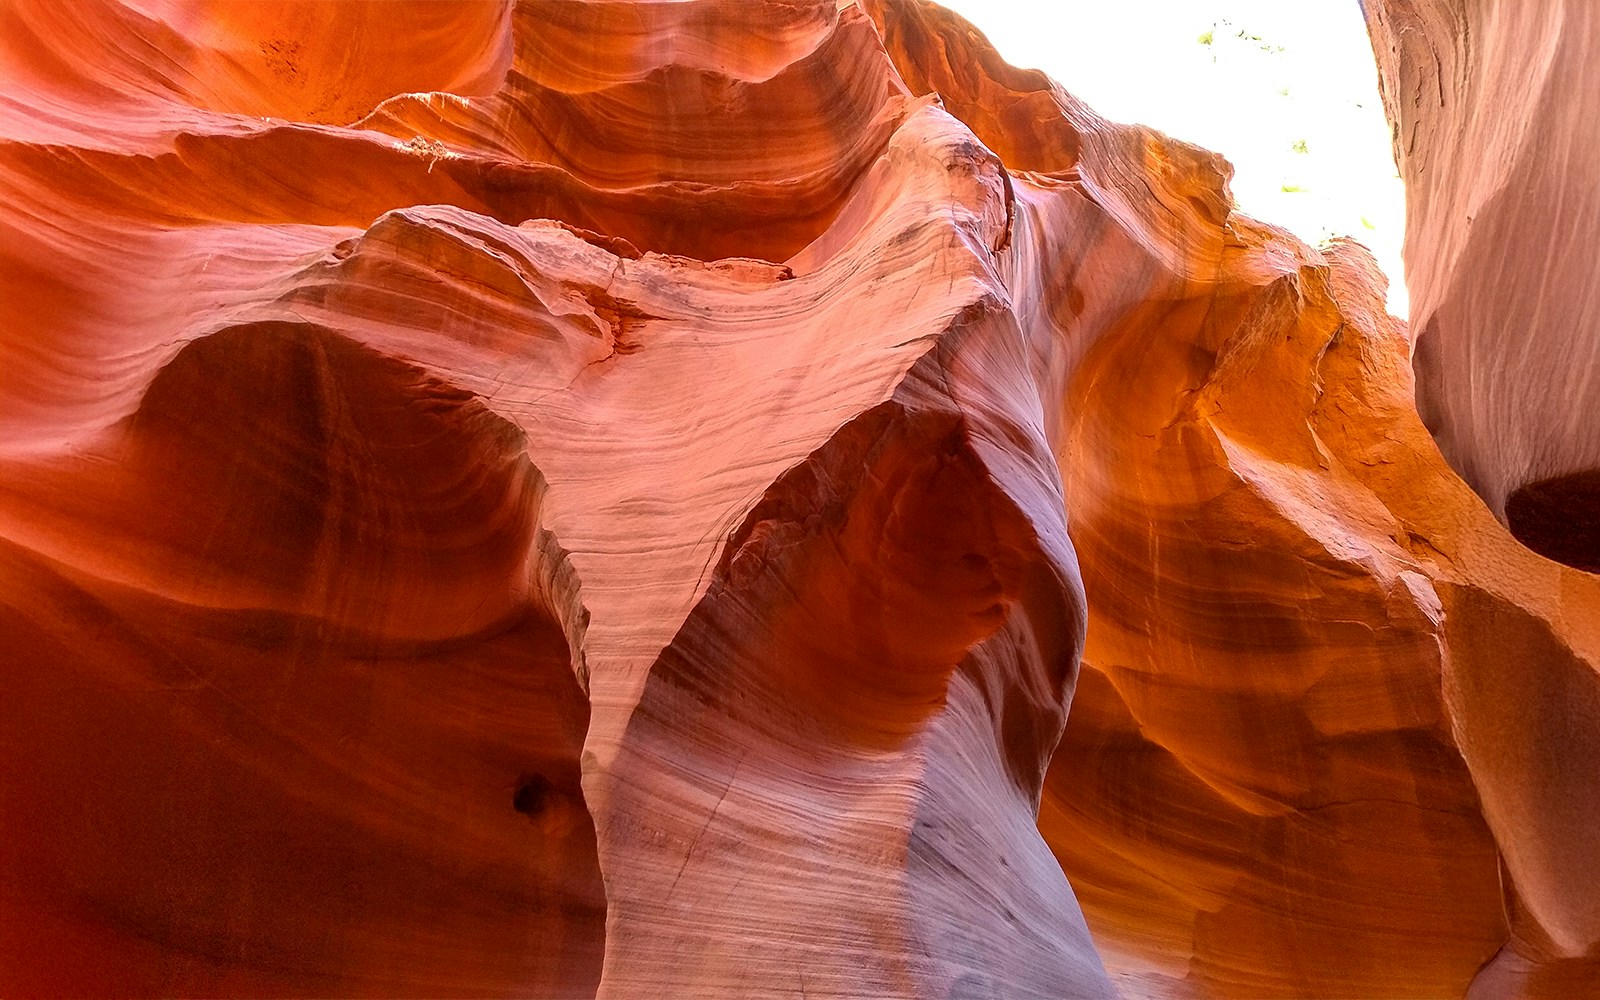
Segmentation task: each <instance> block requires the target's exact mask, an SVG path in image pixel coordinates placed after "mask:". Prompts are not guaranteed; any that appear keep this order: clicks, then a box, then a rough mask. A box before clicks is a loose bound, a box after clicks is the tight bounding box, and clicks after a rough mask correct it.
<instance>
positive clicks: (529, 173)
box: [0, 0, 1600, 997]
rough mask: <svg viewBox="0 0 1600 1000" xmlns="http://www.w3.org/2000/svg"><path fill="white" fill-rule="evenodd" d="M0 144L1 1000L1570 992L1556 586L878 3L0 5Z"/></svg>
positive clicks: (931, 37)
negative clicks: (91, 999) (1472, 988)
mask: <svg viewBox="0 0 1600 1000" xmlns="http://www.w3.org/2000/svg"><path fill="white" fill-rule="evenodd" d="M0 95H3V104H0V282H3V291H0V301H4V302H6V303H7V304H8V306H9V308H8V309H7V315H6V319H5V323H4V325H3V326H0V342H3V344H4V347H5V352H6V354H5V357H6V362H7V363H6V365H5V367H4V369H3V371H4V375H3V376H0V432H3V433H0V580H3V585H0V662H4V663H6V664H8V665H9V667H8V670H7V674H6V676H7V681H8V683H7V690H6V692H5V694H6V697H4V698H0V734H3V735H0V745H3V747H4V750H3V756H0V782H3V784H0V810H3V811H4V814H3V816H0V828H3V829H4V831H5V835H4V851H5V853H4V855H3V857H0V940H3V941H4V943H5V945H6V947H5V948H4V953H5V958H4V960H3V962H0V993H4V994H6V995H18V996H21V995H86V994H118V995H136V994H137V995H146V994H178V993H181V994H207V995H216V994H225V993H243V994H252V995H308V994H320V995H327V994H339V995H385V996H396V995H428V996H439V995H467V996H488V995H506V996H548V997H574V996H594V995H600V996H607V997H638V996H696V997H733V996H795V997H802V996H961V997H966V996H993V997H1023V996H1064V997H1090V996H1112V995H1115V994H1116V992H1118V991H1119V990H1120V992H1121V993H1122V994H1123V995H1125V996H1153V997H1191V996H1279V997H1281V996H1352V995H1360V996H1407V997H1409V996H1418V995H1460V994H1461V993H1463V992H1464V991H1465V990H1466V989H1467V988H1468V986H1469V983H1471V982H1473V980H1474V978H1475V977H1477V976H1478V975H1479V970H1480V968H1481V967H1483V966H1484V963H1486V962H1488V961H1490V959H1491V958H1493V957H1494V956H1496V954H1497V953H1498V954H1499V955H1500V956H1501V957H1500V959H1499V960H1497V961H1496V962H1495V963H1494V964H1492V965H1490V967H1489V968H1488V970H1487V971H1486V972H1485V973H1484V974H1483V977H1479V986H1478V988H1479V989H1480V990H1483V989H1492V988H1495V986H1496V984H1497V983H1499V982H1501V981H1502V980H1505V981H1508V982H1510V981H1513V980H1514V983H1513V985H1514V986H1515V987H1516V988H1519V989H1523V990H1524V991H1526V992H1530V993H1534V992H1537V991H1538V990H1545V991H1546V992H1548V993H1550V994H1551V995H1557V994H1556V993H1555V991H1556V990H1557V989H1558V987H1557V986H1552V985H1551V984H1552V983H1558V982H1560V983H1565V984H1567V987H1571V985H1572V984H1573V983H1581V982H1583V981H1584V980H1583V979H1582V977H1583V975H1584V968H1583V967H1582V965H1581V963H1580V962H1578V959H1579V957H1580V956H1582V955H1583V954H1584V953H1585V952H1586V951H1588V950H1590V949H1592V947H1593V944H1594V941H1595V939H1596V924H1597V920H1600V910H1597V909H1596V907H1597V905H1600V904H1597V900H1600V893H1597V892H1596V891H1595V889H1596V887H1597V885H1600V870H1597V868H1596V865H1597V859H1600V849H1597V848H1600V822H1597V820H1600V816H1597V815H1596V813H1597V811H1600V806H1597V805H1596V799H1595V797H1594V795H1593V788H1594V778H1595V777H1596V774H1597V771H1596V767H1597V764H1600V676H1597V674H1596V664H1600V578H1596V577H1594V576H1591V575H1589V574H1587V573H1584V572H1581V571H1579V570H1577V569H1572V568H1568V567H1563V566H1559V565H1556V564H1554V563H1551V562H1548V561H1546V560H1544V559H1542V558H1541V557H1539V556H1537V555H1534V554H1533V553H1531V552H1529V551H1528V550H1527V549H1526V548H1524V547H1523V546H1522V545H1520V544H1519V543H1518V542H1517V541H1516V540H1515V539H1514V538H1513V537H1512V536H1511V535H1510V533H1508V531H1507V530H1506V529H1505V528H1504V527H1503V526H1502V525H1501V524H1500V523H1499V522H1498V521H1496V519H1495V517H1494V515H1493V513H1492V512H1491V511H1490V509H1489V508H1486V507H1485V506H1484V505H1483V504H1482V503H1481V502H1480V501H1479V499H1478V498H1477V497H1476V496H1475V495H1474V494H1473V493H1472V491H1471V490H1470V489H1469V488H1468V487H1467V486H1466V485H1465V484H1463V483H1462V482H1461V481H1460V480H1459V479H1457V478H1456V477H1455V475H1454V474H1453V473H1452V472H1451V470H1450V468H1449V467H1448V466H1447V465H1446V463H1445V460H1444V459H1443V458H1442V457H1441V456H1440V454H1439V452H1438V450H1437V449H1436V447H1435V446H1434V444H1433V441H1432V439H1431V438H1430V437H1429V435H1428V432H1427V429H1426V428H1425V427H1424V426H1423V424H1422V422H1421V421H1420V420H1419V419H1418V417H1417V414H1416V410H1415V408H1414V406H1413V403H1412V391H1413V390H1412V376H1411V369H1410V364H1409V355H1410V350H1411V344H1410V342H1409V341H1408V339H1407V333H1406V330H1405V328H1404V327H1403V326H1402V324H1400V323H1399V322H1398V321H1396V320H1394V319H1392V318H1391V317H1388V316H1387V315H1386V314H1385V313H1384V312H1383V309H1382V302H1383V278H1382V276H1381V275H1379V274H1378V273H1377V271H1376V269H1375V267H1374V266H1373V264H1372V261H1371V258H1370V257H1369V256H1368V255H1367V254H1365V252H1364V251H1362V250H1361V249H1360V248H1359V247H1357V246H1355V245H1353V244H1336V245H1334V246H1332V247H1330V248H1327V249H1324V250H1316V249H1312V248H1310V247H1307V246H1305V245H1303V244H1302V243H1300V242H1299V241H1297V240H1295V239H1293V238H1292V237H1290V236H1288V235H1287V234H1285V233H1283V232H1281V231H1279V230H1275V229H1273V228H1271V227H1269V226H1266V225H1263V224H1261V223H1257V222H1255V221H1252V220H1250V219H1247V218H1245V217H1243V216H1241V215H1240V214H1238V213H1237V212H1235V211H1233V210H1232V205H1231V198H1230V196H1229V194H1228V188H1227V179H1228V167H1227V165H1226V163H1225V162H1223V161H1222V160H1221V159H1220V158H1219V157H1217V156H1215V155H1214V154H1210V153H1206V152H1204V151H1202V150H1198V149H1195V148H1193V147H1189V146H1186V145H1184V144H1182V143H1177V142H1174V141H1172V140H1170V139H1167V138H1165V137H1164V136H1161V135H1159V134H1157V133H1154V132H1151V131H1149V130H1147V129H1142V128H1138V127H1131V126H1122V125H1115V124H1111V123H1108V122H1105V121H1104V120H1102V119H1100V118H1098V117H1097V116H1095V115H1094V114H1093V112H1091V111H1090V110H1089V109H1087V108H1085V107H1084V106H1082V105H1081V104H1080V103H1079V102H1077V101H1075V100H1074V99H1073V98H1072V97H1071V96H1070V95H1068V94H1066V93H1065V92H1063V91H1062V90H1061V89H1060V88H1059V87H1058V86H1056V85H1055V84H1053V83H1052V82H1051V81H1049V80H1048V79H1047V78H1046V77H1044V76H1042V75H1041V74H1038V73H1035V72H1030V71H1022V70H1017V69H1014V68H1012V67H1010V66H1007V65H1006V64H1005V63H1004V62H1002V61H1001V60H1000V59H999V57H998V56H997V55H996V54H995V53H994V51H993V50H992V49H991V48H989V46H988V45H987V43H985V42H984V41H983V39H982V37H981V36H980V35H978V34H977V33H976V32H975V31H973V30H972V29H971V28H970V26H968V25H967V24H966V23H965V22H963V21H961V20H960V19H959V18H956V17H955V16H954V15H951V14H949V13H947V12H945V11H943V10H941V9H940V8H937V7H935V6H932V5H929V4H920V3H900V2H888V0H885V2H878V0H862V2H860V3H845V4H835V3H834V2H833V0H818V2H794V0H783V2H779V0H770V2H762V3H758V4H751V3H748V2H745V0H700V2H693V3H683V4H628V3H618V2H592V3H577V2H574V3H544V2H538V3H527V4H523V5H520V6H514V7H513V6H502V5H486V4H468V5H463V6H459V7H455V6H448V7H447V6H440V5H435V4H429V3H419V4H398V3H396V4H382V5H371V6H365V5H328V4H321V3H316V2H311V0H306V2H296V3H281V4H270V5H269V4H251V5H233V4H225V3H224V4H214V5H198V6H197V5H181V6H180V5H168V4H165V3H157V2H143V3H137V4H128V5H123V6H115V5H111V4H104V5H98V4H97V5H88V4H84V5H60V4H54V3H46V2H42V0H41V2H37V3H31V4H15V5H10V6H6V7H0ZM1069 705H1070V709H1071V711H1070V719H1069V717H1068V709H1069ZM1069 879H1070V884H1069ZM1080 903H1081V909H1080ZM1508 942H1509V944H1508ZM1495 977H1501V978H1500V979H1496V978H1495ZM1569 992H1570V990H1569Z"/></svg>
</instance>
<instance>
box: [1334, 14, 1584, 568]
mask: <svg viewBox="0 0 1600 1000" xmlns="http://www.w3.org/2000/svg"><path fill="white" fill-rule="evenodd" d="M1365 10H1366V13H1367V23H1368V25H1369V28H1370V31H1371V35H1372V41H1373V50H1374V52H1375V53H1376V55H1377V57H1378V67H1379V71H1380V76H1381V80H1382V85H1383V88H1382V89H1383V96H1384V105H1385V108H1386V110H1387V111H1388V115H1389V119H1390V121H1391V122H1392V123H1393V127H1394V144H1395V159H1396V161H1397V162H1398V163H1399V165H1400V169H1401V172H1402V174H1403V175H1404V177H1405V180H1406V212H1407V224H1406V226H1407V228H1406V250H1405V256H1406V273H1407V279H1408V282H1407V283H1408V285H1409V287H1410V290H1411V303H1412V309H1411V312H1412V327H1413V329H1415V330H1416V331H1417V344H1416V369H1417V400H1418V406H1419V409H1420V410H1421V412H1422V415H1423V419H1424V421H1425V422H1426V423H1427V425H1428V428H1429V429H1430V430H1431V431H1433V433H1434V436H1435V437H1436V438H1437V439H1438V441H1439V447H1440V449H1441V450H1442V451H1443V452H1444V454H1445V457H1446V458H1448V459H1449V460H1450V463H1451V464H1452V465H1453V466H1454V467H1455V468H1456V469H1457V470H1459V471H1460V473H1461V475H1462V477H1463V478H1465V479H1466V480H1467V482H1468V483H1470V484H1471V485H1472V487H1473V488H1474V489H1476V490H1477V491H1478V493H1479V494H1480V495H1482V497H1483V498H1484V500H1485V501H1487V502H1488V504H1489V506H1490V508H1491V509H1493V510H1494V511H1495V512H1496V513H1497V514H1499V515H1500V516H1501V519H1502V520H1505V521H1507V522H1508V523H1509V524H1510V526H1511V529H1512V531H1513V532H1515V533H1516V534H1517V537H1519V538H1520V539H1522V540H1523V541H1524V542H1525V543H1526V544H1527V545H1528V546H1529V547H1531V548H1533V549H1534V550H1535V551H1537V552H1541V553H1543V554H1544V555H1547V556H1549V557H1550V558H1552V559H1555V560H1557V561H1559V562H1564V563H1566V564H1568V565H1571V566H1577V567H1579V568H1581V569H1586V570H1589V571H1591V572H1600V421H1596V419H1595V413H1596V411H1597V410H1600V336H1596V329H1597V324H1600V280H1597V279H1600V263H1597V259H1596V256H1595V253H1594V239H1593V236H1592V234H1593V233H1594V232H1595V230H1596V228H1597V227H1600V103H1597V102H1596V101H1595V100H1593V99H1592V95H1593V94H1594V92H1595V87H1596V86H1597V85H1600V68H1597V65H1596V63H1595V59H1594V56H1595V53H1596V52H1597V51H1600V6H1597V5H1595V4H1594V3H1591V2H1589V0H1368V2H1367V3H1366V4H1365Z"/></svg>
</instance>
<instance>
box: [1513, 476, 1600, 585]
mask: <svg viewBox="0 0 1600 1000" xmlns="http://www.w3.org/2000/svg"><path fill="white" fill-rule="evenodd" d="M1506 524H1507V525H1508V526H1509V527H1510V528H1511V533H1512V534H1513V535H1515V536H1517V541H1519V542H1521V543H1522V544H1524V545H1526V546H1527V547H1528V548H1530V549H1532V550H1533V551H1535V552H1537V553H1539V554H1540V555H1542V556H1544V557H1545V558H1547V559H1554V560H1555V561H1556V562H1560V563H1566V564H1567V565H1568V566H1572V567H1574V568H1576V569H1581V570H1586V571H1588V572H1590V573H1600V469H1589V470H1587V471H1584V472H1575V473H1572V474H1571V475H1567V476H1556V477H1554V478H1553V479H1541V480H1539V481H1538V482H1536V483H1529V484H1528V485H1526V486H1524V487H1522V488H1521V489H1519V490H1517V491H1516V492H1515V493H1513V494H1511V497H1510V499H1508V500H1507V501H1506Z"/></svg>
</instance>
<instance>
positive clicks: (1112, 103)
mask: <svg viewBox="0 0 1600 1000" xmlns="http://www.w3.org/2000/svg"><path fill="white" fill-rule="evenodd" d="M942 2H943V5H944V6H946V7H948V8H950V9H951V10H953V11H955V12H956V13H958V14H960V15H961V16H962V17H965V18H966V19H967V20H968V21H970V22H971V23H972V24H973V26H974V27H976V28H977V29H978V30H979V31H982V32H983V33H984V35H985V36H987V38H988V39H989V41H990V42H992V43H993V44H994V46H995V47H996V48H997V49H998V50H999V52H1000V54H1001V56H1003V57H1004V58H1005V59H1006V61H1007V62H1009V63H1011V64H1012V65H1013V66H1018V67H1031V68H1035V69H1040V70H1043V71H1044V72H1045V73H1048V74H1049V75H1050V76H1051V77H1052V78H1053V79H1055V80H1056V81H1058V82H1060V84H1061V85H1062V86H1063V87H1065V88H1066V90H1067V91H1068V92H1069V93H1071V94H1072V95H1073V96H1074V97H1077V98H1079V99H1080V100H1082V101H1084V102H1086V103H1087V104H1088V105H1089V107H1091V108H1093V109H1094V111H1095V112H1096V113H1098V114H1100V115H1103V116H1104V117H1106V118H1108V119H1110V120H1112V121H1117V122H1131V123H1137V124H1140V125H1147V126H1150V127H1151V128H1154V129H1158V130H1160V131H1161V132H1163V133H1165V134H1167V135H1168V136H1171V137H1172V138H1175V139H1180V140H1182V141H1184V142H1189V143H1194V144H1195V145H1198V146H1201V147H1204V148H1205V149H1210V150H1215V151H1216V152H1218V153H1221V154H1222V155H1223V156H1225V157H1226V158H1227V159H1228V161H1229V162H1230V163H1231V164H1232V165H1233V167H1234V175H1233V178H1232V181H1231V183H1230V186H1231V188H1232V192H1233V196H1234V201H1235V203H1236V206H1237V207H1238V208H1239V209H1240V210H1241V211H1243V212H1244V213H1245V214H1246V215H1249V216H1251V217H1252V218H1255V219H1259V220H1261V221H1262V222H1267V223H1270V224H1272V225H1274V226H1281V227H1282V228H1284V229H1287V230H1289V231H1290V232H1292V233H1293V234H1294V235H1296V236H1298V237H1299V238H1301V239H1302V240H1305V241H1306V242H1307V243H1310V244H1312V245H1313V246H1315V245H1317V244H1319V243H1321V242H1323V241H1326V240H1329V239H1333V238H1335V237H1349V238H1351V239H1354V240H1355V241H1357V242H1358V243H1361V244H1362V245H1363V246H1365V247H1367V249H1369V250H1371V251H1372V254H1373V256H1374V257H1375V258H1376V259H1377V261H1378V265H1379V267H1381V268H1382V269H1383V273H1384V274H1385V275H1387V276H1388V278H1389V297H1388V309H1389V311H1390V312H1391V313H1394V314H1395V315H1396V316H1400V317H1405V316H1406V315H1407V314H1408V313H1409V311H1410V302H1409V298H1408V296H1407V293H1406V285H1405V279H1404V272H1403V270H1402V266H1401V259H1400V246H1401V242H1402V239H1403V237H1404V235H1405V218H1406V217H1405V186H1404V184H1403V183H1402V181H1401V179H1400V172H1399V170H1398V169H1396V167H1395V161H1394V150H1393V146H1392V142H1391V138H1390V127H1389V122H1388V120H1387V119H1386V118H1385V117H1384V113H1383V100H1382V98H1381V96H1380V95H1379V92H1378V72H1377V65H1376V62H1375V60H1374V58H1373V54H1372V42H1371V41H1370V39H1369V38H1368V35H1367V28H1366V23H1365V20H1364V19H1363V16H1362V12H1361V8H1360V7H1359V6H1358V5H1357V4H1355V3H1328V4H1299V3H1296V4H1286V3H1279V2H1276V0H1134V2H1130V3H1121V4H1060V5H1045V4H1040V3H1037V2H1036V0H942ZM1175 79H1181V80H1182V81H1183V85H1182V86H1174V84H1173V81H1174V80H1175Z"/></svg>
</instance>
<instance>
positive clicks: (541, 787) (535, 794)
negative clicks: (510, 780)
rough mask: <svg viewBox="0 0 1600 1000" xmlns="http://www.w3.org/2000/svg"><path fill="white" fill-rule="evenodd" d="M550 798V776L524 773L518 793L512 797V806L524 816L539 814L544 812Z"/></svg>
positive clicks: (519, 783) (518, 785)
mask: <svg viewBox="0 0 1600 1000" xmlns="http://www.w3.org/2000/svg"><path fill="white" fill-rule="evenodd" d="M549 798H550V779H549V778H546V777H545V776H544V775H542V774H529V775H524V776H523V777H522V778H521V780H519V781H518V782H517V791H516V794H515V795H513V796H512V797H511V808H513V809H515V810H516V811H517V812H519V813H522V814H523V815H524V816H537V815H539V814H540V813H542V812H544V808H545V806H546V804H547V803H548V800H549Z"/></svg>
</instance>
